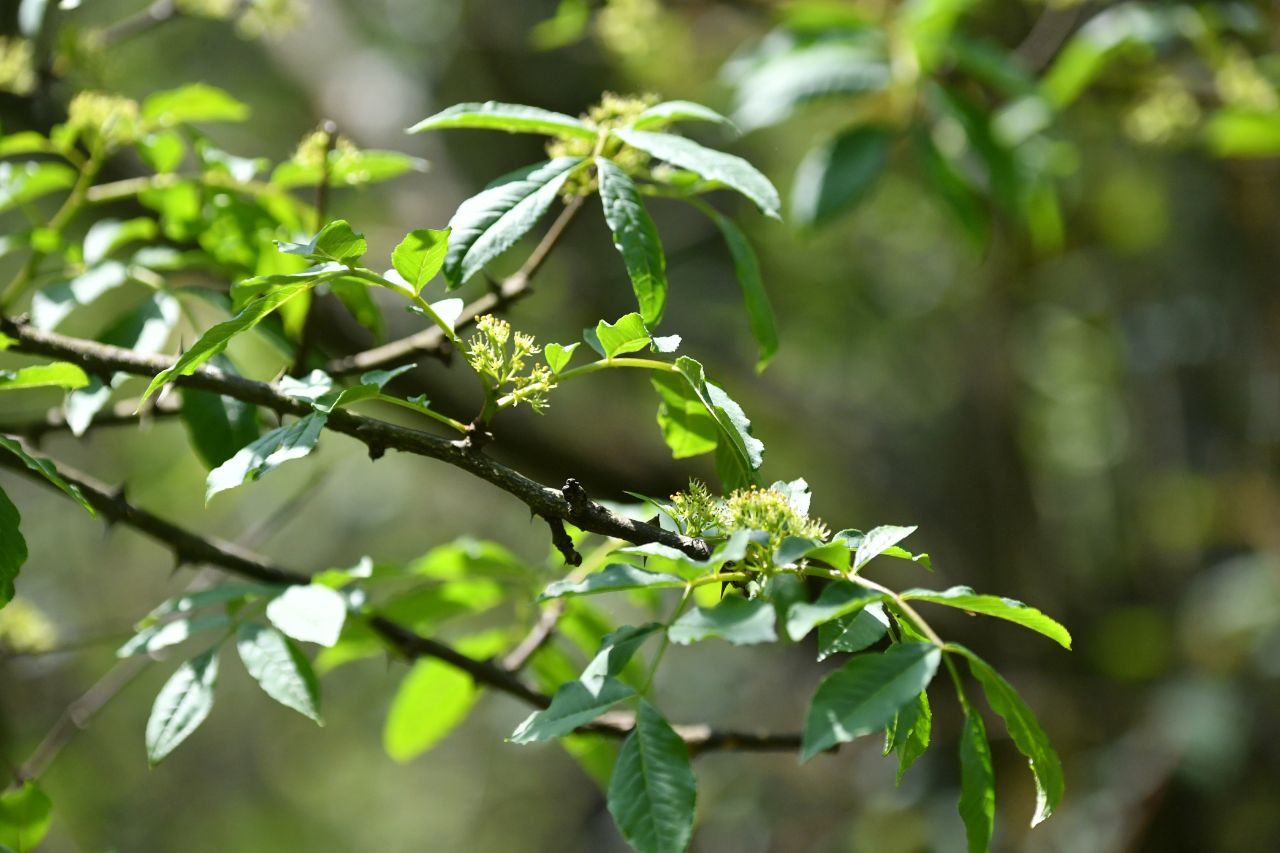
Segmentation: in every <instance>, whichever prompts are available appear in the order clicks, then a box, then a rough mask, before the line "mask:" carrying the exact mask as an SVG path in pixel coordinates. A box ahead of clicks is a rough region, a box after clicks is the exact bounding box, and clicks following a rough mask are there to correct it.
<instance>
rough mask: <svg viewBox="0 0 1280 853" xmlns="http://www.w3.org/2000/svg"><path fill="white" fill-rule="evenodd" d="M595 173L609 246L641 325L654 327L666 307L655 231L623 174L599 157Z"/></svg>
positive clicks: (663, 264) (663, 260)
mask: <svg viewBox="0 0 1280 853" xmlns="http://www.w3.org/2000/svg"><path fill="white" fill-rule="evenodd" d="M596 171H597V172H598V174H599V177H600V201H601V203H602V204H603V205H604V219H605V222H607V223H608V224H609V230H610V231H612V232H613V246H614V248H615V249H617V250H618V251H619V252H620V253H621V254H622V260H623V262H624V263H625V264H626V267H627V275H628V277H630V279H631V288H632V289H633V290H634V291H635V294H636V302H637V303H639V305H640V313H641V314H642V315H643V316H644V321H645V322H646V323H648V324H649V325H651V326H656V325H658V322H659V321H660V320H661V319H662V311H663V308H665V307H666V304H667V259H666V255H665V254H663V251H662V240H661V239H660V238H659V237H658V229H657V228H656V227H654V224H653V220H652V219H650V218H649V213H648V211H646V210H645V208H644V202H643V201H642V200H641V199H640V193H639V191H638V190H637V189H636V185H635V184H634V183H632V181H631V178H629V177H628V176H627V173H626V172H624V171H622V169H621V168H619V167H618V166H617V164H615V163H613V162H612V161H610V160H606V159H605V158H603V157H597V158H596Z"/></svg>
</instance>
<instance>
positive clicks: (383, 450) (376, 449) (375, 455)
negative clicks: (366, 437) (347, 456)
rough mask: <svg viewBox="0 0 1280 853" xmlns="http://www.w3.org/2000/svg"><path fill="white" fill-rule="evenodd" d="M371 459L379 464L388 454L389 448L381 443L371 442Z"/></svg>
mask: <svg viewBox="0 0 1280 853" xmlns="http://www.w3.org/2000/svg"><path fill="white" fill-rule="evenodd" d="M368 446H369V459H371V460H372V461H374V462H377V461H378V460H379V459H381V458H382V457H383V456H385V455H386V454H387V446H386V445H385V444H383V443H382V442H379V441H371V442H369V445H368Z"/></svg>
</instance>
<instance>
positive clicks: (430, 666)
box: [382, 631, 506, 763]
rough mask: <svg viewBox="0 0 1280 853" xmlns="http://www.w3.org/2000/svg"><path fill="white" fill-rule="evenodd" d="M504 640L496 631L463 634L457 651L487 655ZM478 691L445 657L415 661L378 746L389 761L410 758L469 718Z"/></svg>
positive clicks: (470, 680) (502, 644)
mask: <svg viewBox="0 0 1280 853" xmlns="http://www.w3.org/2000/svg"><path fill="white" fill-rule="evenodd" d="M505 644H506V637H505V635H504V634H503V633H502V632H500V631H493V632H486V633H484V634H477V635H474V636H471V637H466V638H464V639H463V640H462V641H461V642H459V643H458V650H459V651H461V652H462V653H463V654H465V655H469V656H471V657H474V658H481V659H483V658H487V657H489V656H491V655H494V654H496V653H497V652H498V651H500V650H501V649H502V648H503V646H504V645H505ZM479 696H480V691H479V689H478V688H477V687H476V685H475V682H474V681H472V679H471V676H470V675H468V674H467V673H465V672H463V671H461V670H459V669H458V668H456V667H454V666H451V665H449V664H447V663H444V662H443V661H439V660H434V659H424V660H419V661H417V662H416V663H414V665H413V668H412V669H410V670H409V672H408V674H407V675H405V677H404V679H403V680H401V682H400V687H399V688H398V689H397V690H396V695H395V698H394V699H392V700H391V708H390V709H389V710H388V711H387V720H386V723H385V725H384V726H383V729H382V746H383V749H385V750H386V753H387V755H389V756H390V757H391V758H392V759H393V760H395V761H398V762H401V763H404V762H407V761H411V760H412V759H414V758H416V757H417V756H419V755H421V754H422V753H424V752H426V751H427V750H429V749H431V747H433V746H435V745H436V744H437V743H438V742H439V741H440V740H441V739H442V738H444V737H445V736H446V735H448V734H449V732H451V731H453V729H454V728H456V727H457V725H458V724H459V723H461V722H462V721H463V720H464V719H466V717H467V713H468V712H469V711H470V710H471V706H472V705H474V704H475V701H476V699H478V698H479Z"/></svg>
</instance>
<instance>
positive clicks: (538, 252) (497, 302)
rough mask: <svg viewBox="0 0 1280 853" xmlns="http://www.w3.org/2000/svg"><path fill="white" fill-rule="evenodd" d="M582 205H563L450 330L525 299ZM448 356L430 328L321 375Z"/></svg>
mask: <svg viewBox="0 0 1280 853" xmlns="http://www.w3.org/2000/svg"><path fill="white" fill-rule="evenodd" d="M582 204H583V199H582V198H581V197H577V198H574V199H573V200H572V201H570V202H569V203H568V204H566V205H565V207H564V210H562V211H561V212H560V215H559V216H558V217H556V221H555V222H553V223H552V224H551V227H550V228H548V229H547V233H546V234H545V235H544V236H543V238H542V240H541V241H540V242H539V243H538V245H537V246H536V247H534V250H533V251H532V252H531V253H530V254H529V257H528V258H527V259H526V260H525V262H524V266H522V267H520V269H519V270H518V271H517V272H515V273H514V274H512V275H510V276H508V277H507V278H505V279H503V280H502V281H501V282H500V283H499V284H498V285H497V286H496V287H495V288H494V289H493V290H491V291H490V292H489V293H486V294H485V295H484V296H481V297H480V298H479V299H477V300H475V301H474V302H472V303H471V304H470V305H468V306H467V307H465V308H463V309H462V314H460V315H459V316H458V320H457V322H456V323H454V329H455V330H462V329H464V328H466V327H467V326H469V325H471V324H472V323H474V322H475V319H476V318H477V317H481V316H483V315H485V314H492V313H494V312H495V311H500V310H502V309H503V308H505V307H507V306H508V305H510V304H511V303H513V302H515V301H517V300H518V299H520V298H522V297H524V296H528V295H529V292H530V280H531V279H532V278H533V276H534V275H535V274H536V273H537V272H538V270H539V269H541V268H542V264H543V263H544V262H545V261H546V259H547V255H549V254H551V250H552V249H553V248H555V245H556V243H558V242H559V241H560V238H561V237H562V236H563V235H564V232H565V230H566V229H567V228H568V227H569V223H570V222H572V221H573V217H574V216H575V215H576V214H577V212H578V211H579V210H580V209H581V208H582ZM449 353H450V345H449V342H448V341H447V340H446V339H445V336H444V332H443V331H441V330H440V329H439V328H438V327H436V326H432V327H431V328H430V329H426V330H425V331H422V332H418V333H416V334H413V335H409V336H408V337H405V338H401V339H400V340H397V341H391V342H389V343H385V344H383V345H382V346H378V347H374V348H373V349H367V350H365V351H364V352H358V353H354V354H352V355H348V356H343V357H341V358H335V359H333V360H332V361H330V362H329V363H328V365H326V366H325V372H326V373H328V374H329V375H330V376H348V375H350V374H353V373H362V372H364V371H366V370H374V369H376V368H380V367H390V366H392V365H396V364H402V363H404V362H406V361H408V360H409V359H410V358H413V357H416V356H422V355H428V356H432V357H434V358H439V359H447V358H448V357H449Z"/></svg>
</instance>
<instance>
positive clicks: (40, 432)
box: [0, 397, 181, 444]
mask: <svg viewBox="0 0 1280 853" xmlns="http://www.w3.org/2000/svg"><path fill="white" fill-rule="evenodd" d="M179 414H181V406H179V405H178V401H177V400H175V399H173V398H172V397H165V398H163V399H161V400H159V401H157V402H156V403H155V404H154V405H147V406H146V407H145V408H144V409H143V410H142V411H138V402H137V400H123V401H121V402H119V403H116V404H115V405H114V406H112V407H111V408H110V409H108V410H107V411H105V412H102V413H100V414H98V415H96V416H95V417H94V419H93V423H92V424H90V426H91V427H92V428H94V429H97V428H98V427H114V426H138V425H139V424H143V423H146V422H148V421H151V420H155V419H160V418H165V419H167V418H171V417H175V416H177V415H179ZM70 429H71V426H70V424H68V423H67V416H66V415H65V414H64V413H63V412H62V410H61V409H50V410H49V412H48V414H46V415H45V417H44V420H41V421H31V422H29V423H25V424H0V432H3V433H7V434H9V435H20V436H22V437H23V438H25V439H27V440H28V441H31V442H34V443H37V444H38V443H39V442H40V440H41V439H43V438H44V437H45V436H46V435H48V434H49V433H53V432H62V431H64V430H70Z"/></svg>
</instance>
